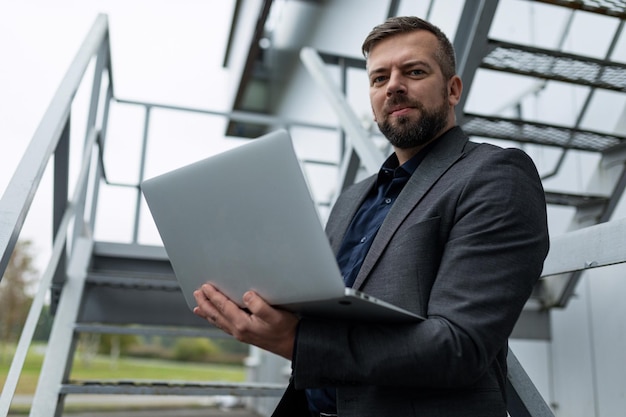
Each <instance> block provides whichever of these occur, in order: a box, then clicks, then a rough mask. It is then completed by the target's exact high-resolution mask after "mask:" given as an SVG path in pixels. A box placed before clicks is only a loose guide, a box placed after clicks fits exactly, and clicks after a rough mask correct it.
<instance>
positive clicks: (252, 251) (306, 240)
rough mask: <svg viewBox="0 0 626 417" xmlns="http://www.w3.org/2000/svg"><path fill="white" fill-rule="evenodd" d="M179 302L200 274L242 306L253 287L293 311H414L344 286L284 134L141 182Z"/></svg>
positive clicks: (390, 316)
mask: <svg viewBox="0 0 626 417" xmlns="http://www.w3.org/2000/svg"><path fill="white" fill-rule="evenodd" d="M141 188H142V191H143V194H144V196H145V199H146V201H147V203H148V207H149V208H150V211H151V213H152V216H153V218H154V221H155V223H156V226H157V229H158V231H159V234H160V235H161V239H162V241H163V244H164V246H165V250H166V252H167V254H168V256H169V258H170V262H171V264H172V267H173V269H174V273H175V275H176V279H177V280H178V283H179V285H180V287H181V290H182V292H183V295H184V296H185V299H186V301H187V304H188V305H189V307H190V308H191V309H193V307H195V306H196V302H195V299H194V298H193V292H194V291H195V290H196V289H197V288H199V287H200V286H201V285H202V284H203V283H205V282H210V283H212V284H213V285H215V286H216V287H217V288H218V289H219V290H220V291H222V292H223V293H224V294H226V295H227V296H228V297H230V298H231V299H232V300H233V301H235V302H237V303H238V304H239V305H240V306H242V307H243V303H242V301H241V300H242V296H243V294H244V293H245V292H246V291H248V290H254V291H256V292H257V293H258V294H259V295H261V297H263V298H264V299H265V300H266V301H267V302H268V303H270V304H272V305H274V306H277V307H280V308H284V309H287V310H290V311H293V312H296V313H298V314H301V315H309V316H318V317H333V318H346V319H355V320H367V321H416V320H422V318H421V317H420V316H418V315H416V314H413V313H411V312H409V311H406V310H403V309H400V308H398V307H396V306H393V305H391V304H389V303H386V302H383V301H381V300H377V299H375V298H373V297H371V296H368V295H366V294H363V293H360V292H358V291H356V290H354V289H352V288H346V287H345V285H344V282H343V279H342V277H341V273H340V270H339V267H338V266H337V263H336V260H335V256H334V254H333V252H332V250H331V248H330V244H329V242H328V240H327V237H326V234H325V232H324V230H323V227H322V224H321V222H320V219H319V217H318V213H317V210H316V208H315V204H314V202H313V200H312V198H311V195H310V194H309V190H308V186H307V184H306V181H305V178H304V175H303V173H302V171H301V167H300V164H299V162H298V159H297V157H296V154H295V152H294V148H293V144H292V142H291V138H290V137H289V134H288V133H287V132H286V131H284V130H279V131H276V132H272V133H269V134H267V135H265V136H262V137H260V138H258V139H255V140H252V141H251V142H250V143H247V144H244V145H241V146H239V147H237V148H234V149H232V150H229V151H226V152H223V153H221V154H218V155H215V156H212V157H209V158H206V159H204V160H201V161H199V162H195V163H192V164H190V165H187V166H184V167H182V168H179V169H176V170H174V171H171V172H168V173H166V174H163V175H160V176H157V177H154V178H151V179H148V180H146V181H144V182H143V183H142V184H141Z"/></svg>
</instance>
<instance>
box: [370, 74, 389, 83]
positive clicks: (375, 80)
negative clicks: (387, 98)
mask: <svg viewBox="0 0 626 417" xmlns="http://www.w3.org/2000/svg"><path fill="white" fill-rule="evenodd" d="M386 79H387V76H385V75H379V76H377V77H373V78H372V81H371V83H372V85H374V84H380V83H382V82H384V81H385V80H386Z"/></svg>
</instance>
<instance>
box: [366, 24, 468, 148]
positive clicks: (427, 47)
mask: <svg viewBox="0 0 626 417" xmlns="http://www.w3.org/2000/svg"><path fill="white" fill-rule="evenodd" d="M437 46H438V43H437V38H436V37H435V35H433V34H432V33H430V32H428V31H425V30H419V31H415V32H410V33H405V34H400V35H395V36H393V37H390V38H388V39H385V40H383V41H381V42H379V43H378V44H377V45H376V46H375V47H374V48H373V49H372V50H371V51H370V54H369V56H368V59H367V70H368V76H369V82H370V101H371V104H372V110H373V112H374V120H375V121H376V122H377V123H378V127H379V128H380V131H381V132H382V133H383V134H384V135H385V136H386V137H387V139H388V140H389V141H390V142H391V144H392V145H393V146H394V147H396V148H400V149H409V148H416V147H419V146H423V145H424V144H426V143H428V142H430V141H431V140H432V139H434V138H436V137H438V136H439V135H441V134H442V133H443V132H445V131H446V130H448V129H449V128H451V127H452V126H454V123H455V122H454V105H455V104H456V103H457V102H458V99H459V96H460V91H456V90H457V87H458V88H460V79H459V78H458V77H457V76H455V77H453V78H452V79H451V80H445V79H444V77H443V74H442V72H441V68H440V66H439V64H438V62H437V61H436V59H435V51H436V50H437Z"/></svg>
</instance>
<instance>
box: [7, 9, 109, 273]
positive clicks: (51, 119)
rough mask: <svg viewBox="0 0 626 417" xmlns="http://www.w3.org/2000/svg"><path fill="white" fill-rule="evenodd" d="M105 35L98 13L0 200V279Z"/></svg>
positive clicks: (105, 22)
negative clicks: (78, 92)
mask: <svg viewBox="0 0 626 417" xmlns="http://www.w3.org/2000/svg"><path fill="white" fill-rule="evenodd" d="M107 36H108V19H107V17H106V15H103V14H100V15H98V17H97V19H96V21H95V23H94V25H93V26H92V28H91V30H90V31H89V34H88V35H87V37H86V38H85V41H84V42H83V44H82V45H81V47H80V49H79V50H78V53H77V54H76V57H75V58H74V60H73V61H72V64H71V65H70V68H69V70H68V72H67V73H66V75H65V77H64V78H63V80H62V81H61V84H60V85H59V88H58V89H57V91H56V93H55V95H54V97H53V98H52V101H51V102H50V105H49V106H48V109H47V110H46V113H45V114H44V116H43V119H42V120H41V123H40V124H39V126H38V127H37V130H36V131H35V133H34V135H33V138H32V140H31V142H30V144H29V145H28V148H27V149H26V151H25V152H24V156H23V157H22V159H21V161H20V163H19V165H18V166H17V169H16V170H15V173H14V174H13V177H12V178H11V181H10V182H9V185H8V186H7V188H6V190H5V192H4V194H3V196H2V199H0V280H1V279H2V278H1V277H2V274H3V273H4V271H5V269H6V267H7V265H8V263H9V259H10V257H11V254H12V253H13V250H14V249H15V245H16V243H17V239H18V237H19V234H20V232H21V231H22V226H23V225H24V221H25V219H26V215H27V214H28V211H29V209H30V206H31V203H32V201H33V199H34V197H35V194H36V192H37V188H38V187H39V183H40V182H41V178H42V177H43V174H44V171H45V169H46V166H47V165H48V161H49V160H50V158H51V157H52V155H53V154H54V150H55V149H56V147H57V144H58V142H59V138H60V136H61V132H62V131H63V128H64V127H65V124H66V121H67V120H68V117H69V114H70V111H71V106H72V101H73V100H74V96H75V95H76V92H77V90H78V87H79V86H80V82H81V80H82V78H83V76H84V74H85V71H86V70H87V66H88V65H89V62H90V60H91V58H92V57H93V56H94V55H95V54H96V53H97V52H98V50H99V48H100V45H101V44H102V42H103V41H104V40H105V39H107Z"/></svg>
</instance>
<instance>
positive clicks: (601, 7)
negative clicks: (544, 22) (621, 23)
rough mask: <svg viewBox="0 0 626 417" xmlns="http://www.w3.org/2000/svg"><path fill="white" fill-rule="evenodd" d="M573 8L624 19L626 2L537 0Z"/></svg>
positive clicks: (615, 0) (613, 0) (611, 0)
mask: <svg viewBox="0 0 626 417" xmlns="http://www.w3.org/2000/svg"><path fill="white" fill-rule="evenodd" d="M537 1H539V2H541V3H548V4H554V5H556V6H561V7H567V8H570V9H575V10H583V11H586V12H590V13H597V14H602V15H605V16H612V17H618V18H620V19H626V2H623V1H619V0H537Z"/></svg>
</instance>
